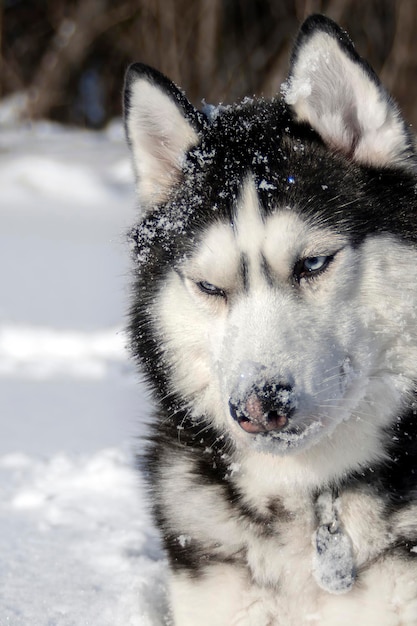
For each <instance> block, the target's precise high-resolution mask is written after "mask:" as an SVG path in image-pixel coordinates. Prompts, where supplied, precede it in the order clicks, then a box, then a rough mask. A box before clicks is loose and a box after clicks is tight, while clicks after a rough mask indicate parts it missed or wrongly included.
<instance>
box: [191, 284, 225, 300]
mask: <svg viewBox="0 0 417 626" xmlns="http://www.w3.org/2000/svg"><path fill="white" fill-rule="evenodd" d="M196 284H197V287H198V288H199V289H200V291H202V292H203V293H206V294H207V295H209V296H221V297H222V298H224V297H225V296H226V294H225V292H224V291H223V289H220V287H216V285H212V284H211V283H208V282H207V281H206V280H201V281H200V282H198V283H196Z"/></svg>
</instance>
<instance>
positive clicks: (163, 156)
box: [124, 63, 203, 212]
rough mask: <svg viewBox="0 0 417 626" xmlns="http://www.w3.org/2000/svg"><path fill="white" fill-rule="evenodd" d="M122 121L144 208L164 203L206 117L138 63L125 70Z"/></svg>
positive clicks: (161, 78) (170, 85)
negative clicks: (123, 121)
mask: <svg viewBox="0 0 417 626" xmlns="http://www.w3.org/2000/svg"><path fill="white" fill-rule="evenodd" d="M124 120H125V130H126V135H127V140H128V143H129V145H130V148H131V150H132V153H133V164H134V169H135V174H136V188H137V192H138V195H139V203H140V206H141V209H142V210H143V211H144V212H146V210H147V209H148V208H149V207H151V206H154V205H157V204H160V203H161V202H163V201H164V200H165V199H166V197H167V195H168V194H169V191H170V190H171V188H172V187H173V186H174V185H175V183H176V181H177V179H178V178H179V176H180V174H181V166H182V163H183V159H184V156H185V153H186V152H187V150H189V149H190V148H191V147H192V146H194V145H196V144H197V143H198V142H199V131H200V129H201V128H202V124H203V116H202V114H201V113H200V112H199V111H197V110H196V109H195V108H194V107H193V106H192V104H191V103H190V102H189V101H188V100H187V98H186V97H185V96H184V94H183V93H182V92H181V91H180V90H179V89H178V88H177V87H176V86H175V85H174V83H172V82H171V81H170V80H169V79H168V78H166V77H165V76H164V75H163V74H161V73H160V72H158V71H157V70H155V69H153V68H151V67H149V66H147V65H143V64H141V63H135V64H133V65H131V66H130V67H129V69H128V71H127V74H126V79H125V90H124Z"/></svg>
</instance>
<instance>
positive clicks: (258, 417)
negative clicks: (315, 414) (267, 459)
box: [229, 383, 297, 434]
mask: <svg viewBox="0 0 417 626" xmlns="http://www.w3.org/2000/svg"><path fill="white" fill-rule="evenodd" d="M296 405H297V402H296V396H295V393H294V391H293V389H292V387H291V385H288V384H283V383H264V384H263V385H262V386H258V385H256V386H254V387H252V388H251V390H250V391H249V392H248V393H247V394H246V395H244V396H243V397H242V398H236V397H232V398H230V400H229V410H230V414H231V416H232V417H233V419H234V420H235V421H236V422H237V423H238V424H239V426H240V427H241V428H242V429H243V430H244V431H246V432H247V433H250V434H257V433H267V432H270V431H277V430H282V429H283V428H285V427H286V426H287V425H288V423H289V420H290V418H291V415H292V414H293V413H294V411H295V409H296Z"/></svg>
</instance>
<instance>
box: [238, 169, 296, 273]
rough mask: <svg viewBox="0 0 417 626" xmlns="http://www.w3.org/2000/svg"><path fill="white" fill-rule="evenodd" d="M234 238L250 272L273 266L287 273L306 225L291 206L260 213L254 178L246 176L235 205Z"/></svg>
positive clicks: (274, 270)
mask: <svg viewBox="0 0 417 626" xmlns="http://www.w3.org/2000/svg"><path fill="white" fill-rule="evenodd" d="M235 238H236V244H237V247H238V249H239V251H240V253H241V255H242V263H243V261H244V262H245V264H246V265H247V266H248V267H249V271H250V273H251V274H252V275H257V274H258V273H259V272H262V273H263V274H264V275H265V271H267V273H268V270H269V269H272V271H273V272H274V273H277V274H283V275H287V272H288V267H289V266H291V265H292V263H293V260H294V257H296V256H298V255H299V254H300V253H301V250H302V248H303V246H304V245H305V243H306V239H307V225H306V224H305V223H304V222H303V221H302V219H301V218H300V217H299V216H298V215H297V214H296V213H295V212H294V211H292V210H291V209H290V208H279V207H277V211H276V213H274V214H272V215H270V216H266V217H263V216H262V214H261V208H260V205H259V197H258V193H257V190H256V186H255V182H254V181H253V180H252V179H250V178H249V179H247V181H246V182H245V184H244V186H243V189H242V193H241V195H240V198H239V200H238V202H237V206H236V218H235Z"/></svg>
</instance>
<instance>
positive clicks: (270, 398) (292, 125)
mask: <svg viewBox="0 0 417 626" xmlns="http://www.w3.org/2000/svg"><path fill="white" fill-rule="evenodd" d="M313 61H314V62H313ZM340 76H345V77H347V79H350V84H349V85H348V86H347V85H346V81H345V80H344V81H341V80H340ZM285 94H286V95H285V100H286V102H278V101H277V102H272V103H265V102H260V103H256V102H255V103H246V104H242V105H239V106H237V107H235V108H233V109H226V110H221V109H219V110H217V111H215V113H214V114H213V112H212V113H211V117H210V119H208V118H205V117H204V116H203V115H202V114H201V113H199V112H197V111H195V110H194V109H193V107H192V106H191V105H190V104H189V103H188V102H187V101H186V100H185V98H184V96H183V95H182V94H181V93H180V92H178V91H177V90H176V88H175V87H174V86H173V85H172V84H171V83H168V81H167V80H166V79H165V78H163V77H161V76H160V75H159V74H158V73H156V72H154V71H151V70H149V68H144V67H143V66H133V68H132V69H131V70H130V74H129V75H128V79H127V107H126V109H127V116H126V126H127V134H128V138H129V141H130V143H131V146H132V148H133V153H134V156H135V166H136V173H137V185H138V192H139V198H140V201H141V203H142V205H143V211H144V217H143V220H142V222H141V223H140V224H139V226H138V228H137V230H136V240H137V244H138V248H137V249H138V257H139V260H140V263H141V266H140V268H139V285H140V288H141V289H142V294H141V295H139V300H138V301H137V302H136V303H135V307H134V322H133V324H132V330H133V334H134V340H135V339H136V341H137V344H138V346H139V348H138V350H139V351H140V350H142V352H145V354H142V356H141V358H142V362H143V363H144V364H145V367H148V368H149V370H151V371H152V378H153V380H157V381H158V382H157V386H158V390H159V393H160V395H161V396H162V395H169V394H172V395H173V396H175V397H176V398H177V399H178V398H180V399H181V403H182V405H183V406H184V407H187V409H188V412H189V414H190V415H191V416H192V417H193V418H194V419H195V420H202V422H203V423H202V429H204V423H207V422H208V423H210V424H212V425H214V426H215V428H216V429H217V430H218V431H220V433H227V434H228V436H230V437H231V438H232V439H233V441H234V442H235V443H236V445H237V447H238V448H244V449H246V448H248V447H249V448H252V449H259V450H262V451H268V452H274V453H278V454H287V453H297V452H298V451H300V450H304V449H306V448H312V447H316V445H317V444H318V442H323V441H326V444H328V443H329V441H331V438H332V437H336V436H337V437H338V438H339V440H340V439H341V438H342V439H343V437H344V436H345V435H346V434H347V433H349V440H350V442H351V443H350V447H351V449H352V451H354V452H355V454H356V455H357V456H358V455H359V457H361V454H362V457H363V458H364V459H365V458H366V459H367V460H370V457H372V455H374V456H376V455H377V454H378V453H379V446H378V437H379V433H380V431H381V429H382V428H383V427H385V426H387V425H388V424H389V423H390V421H391V420H392V415H393V414H394V412H395V411H396V410H397V409H398V407H399V406H400V404H401V402H402V401H403V399H404V397H405V396H406V394H407V392H408V390H409V389H411V387H412V378H413V377H412V376H409V377H404V369H407V371H411V370H410V365H409V363H408V364H407V366H406V367H405V363H404V355H403V352H404V349H403V347H404V345H405V343H404V342H405V339H404V330H406V329H409V328H410V327H411V317H412V309H413V306H414V301H415V300H416V297H415V295H414V294H415V292H416V289H415V288H414V287H412V283H411V282H410V280H409V279H408V278H406V280H405V282H406V283H407V285H405V284H404V278H405V277H406V276H407V277H408V275H409V271H408V268H409V267H410V264H414V263H415V260H416V254H415V248H414V246H413V245H411V243H409V242H410V241H414V240H415V227H414V226H412V222H413V212H414V209H413V203H414V184H415V177H414V174H413V172H412V163H414V156H413V153H412V147H411V142H410V140H409V138H408V135H407V133H406V131H405V127H404V124H403V122H402V121H401V119H400V117H399V115H398V111H397V109H396V107H395V106H394V105H393V104H392V102H391V101H390V100H389V99H388V98H387V97H386V95H385V93H384V92H383V90H382V88H381V87H380V85H379V84H378V82H377V80H376V79H375V77H374V76H373V75H372V74H369V70H368V69H367V66H365V65H364V64H363V62H362V61H361V60H360V59H359V57H357V55H356V53H355V52H354V50H353V48H352V46H351V44H350V42H349V41H348V40H347V38H346V36H345V35H344V34H343V33H342V31H339V30H338V29H337V27H336V26H334V25H329V22H328V21H323V20H322V18H318V17H315V18H312V20H311V21H310V23H307V26H305V29H304V31H303V33H302V34H301V36H300V38H299V41H298V43H297V46H296V51H295V53H294V57H293V64H292V71H291V75H290V78H289V81H288V83H287V85H286V88H285ZM413 167H414V166H413ZM399 208H401V212H399ZM400 213H401V215H400ZM400 280H401V281H402V283H403V284H402V290H401V292H400V290H399V288H398V284H399V281H400ZM407 288H409V292H408V293H407V301H406V300H405V298H404V295H400V293H402V294H404V290H405V291H407ZM143 336H146V338H145V339H143ZM409 343H410V342H409ZM149 346H153V348H152V354H153V361H154V362H153V363H150V361H149V359H151V356H150V350H149ZM156 346H157V348H156ZM409 348H410V346H409V345H408V349H409ZM408 352H409V353H410V350H408ZM413 354H414V353H413ZM414 356H416V355H414ZM413 368H414V369H413V372H414V371H415V366H413ZM353 430H354V433H355V434H354V435H352V432H353ZM336 433H337V434H336ZM365 441H370V442H371V443H366V444H365V443H364V442H365ZM372 442H373V443H372ZM339 447H340V442H339ZM361 450H362V452H361Z"/></svg>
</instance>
